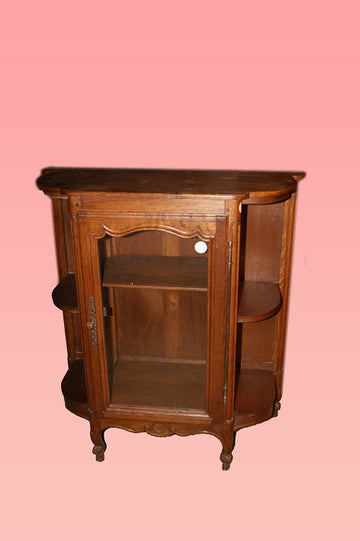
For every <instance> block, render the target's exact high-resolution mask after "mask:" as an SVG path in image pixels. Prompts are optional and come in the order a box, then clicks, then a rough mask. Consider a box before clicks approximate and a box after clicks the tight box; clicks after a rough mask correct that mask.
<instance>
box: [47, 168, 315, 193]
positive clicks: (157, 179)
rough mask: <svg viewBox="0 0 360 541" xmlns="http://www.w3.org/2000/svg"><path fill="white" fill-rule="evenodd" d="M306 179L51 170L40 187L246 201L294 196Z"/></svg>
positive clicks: (285, 174)
mask: <svg viewBox="0 0 360 541" xmlns="http://www.w3.org/2000/svg"><path fill="white" fill-rule="evenodd" d="M304 176H305V173H303V172H300V171H299V172H296V171H279V172H276V171H236V170H201V169H194V170H188V169H110V168H107V169H106V168H79V167H48V168H46V169H43V170H42V172H41V176H40V177H39V178H38V179H37V181H36V183H37V186H38V188H40V189H41V190H43V191H44V192H46V193H48V194H49V195H59V194H62V195H66V194H68V193H73V192H93V191H94V192H117V193H128V194H130V193H133V194H140V193H142V194H173V195H192V196H196V195H200V196H204V195H211V196H220V197H221V196H222V197H224V196H225V197H236V196H238V197H239V196H241V198H246V197H254V196H255V197H266V196H268V195H270V194H274V193H292V192H294V191H296V186H297V181H299V180H301V179H302V178H304Z"/></svg>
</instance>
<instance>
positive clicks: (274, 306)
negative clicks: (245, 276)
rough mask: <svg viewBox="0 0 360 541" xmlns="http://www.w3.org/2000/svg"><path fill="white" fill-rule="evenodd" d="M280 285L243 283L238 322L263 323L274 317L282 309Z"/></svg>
mask: <svg viewBox="0 0 360 541" xmlns="http://www.w3.org/2000/svg"><path fill="white" fill-rule="evenodd" d="M281 303H282V300H281V293H280V289H279V285H278V284H276V283H271V282H246V281H245V282H241V283H240V285H239V308H238V322H239V323H249V322H252V321H261V320H263V319H267V318H269V317H271V316H274V315H275V314H276V313H277V312H278V311H279V310H280V308H281Z"/></svg>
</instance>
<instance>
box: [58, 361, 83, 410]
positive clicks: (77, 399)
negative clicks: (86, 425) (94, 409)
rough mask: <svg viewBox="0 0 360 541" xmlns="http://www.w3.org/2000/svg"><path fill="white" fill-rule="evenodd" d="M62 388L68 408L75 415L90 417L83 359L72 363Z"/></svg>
mask: <svg viewBox="0 0 360 541" xmlns="http://www.w3.org/2000/svg"><path fill="white" fill-rule="evenodd" d="M61 390H62V393H63V395H64V399H65V406H66V407H67V409H68V410H69V411H71V412H72V413H75V415H79V416H80V417H83V418H84V419H89V408H88V399H87V391H86V384H85V371H84V362H83V360H82V359H77V360H76V361H74V362H73V363H72V364H71V365H70V367H69V369H68V371H67V372H66V374H65V376H64V379H63V380H62V382H61Z"/></svg>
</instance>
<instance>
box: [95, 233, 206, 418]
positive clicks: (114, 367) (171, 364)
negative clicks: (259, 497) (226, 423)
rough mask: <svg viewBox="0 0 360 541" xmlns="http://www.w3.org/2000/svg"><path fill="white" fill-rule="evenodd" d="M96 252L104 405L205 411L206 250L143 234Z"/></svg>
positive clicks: (195, 241) (109, 240) (106, 243)
mask: <svg viewBox="0 0 360 541" xmlns="http://www.w3.org/2000/svg"><path fill="white" fill-rule="evenodd" d="M99 254H100V269H101V277H102V292H103V306H104V308H103V314H104V328H105V342H106V355H107V366H108V379H109V390H110V401H111V404H113V405H119V406H122V407H126V406H128V407H144V408H170V409H177V410H178V409H179V410H189V409H191V410H194V409H195V410H201V411H205V409H206V365H207V363H206V359H207V304H208V302H207V282H208V252H207V244H206V243H204V242H203V241H201V239H199V238H191V239H183V238H180V237H178V236H176V235H173V234H171V233H165V232H160V231H146V232H137V233H133V234H131V235H127V236H125V237H120V238H115V237H105V238H104V239H102V240H101V241H99Z"/></svg>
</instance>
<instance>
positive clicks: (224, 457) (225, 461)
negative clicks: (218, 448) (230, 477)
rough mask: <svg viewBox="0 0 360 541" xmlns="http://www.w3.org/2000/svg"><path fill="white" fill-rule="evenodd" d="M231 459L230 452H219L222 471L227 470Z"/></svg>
mask: <svg viewBox="0 0 360 541" xmlns="http://www.w3.org/2000/svg"><path fill="white" fill-rule="evenodd" d="M232 459H233V456H232V453H228V454H225V453H221V455H220V460H221V462H222V469H223V470H224V471H227V470H229V469H230V464H231V462H232Z"/></svg>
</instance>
